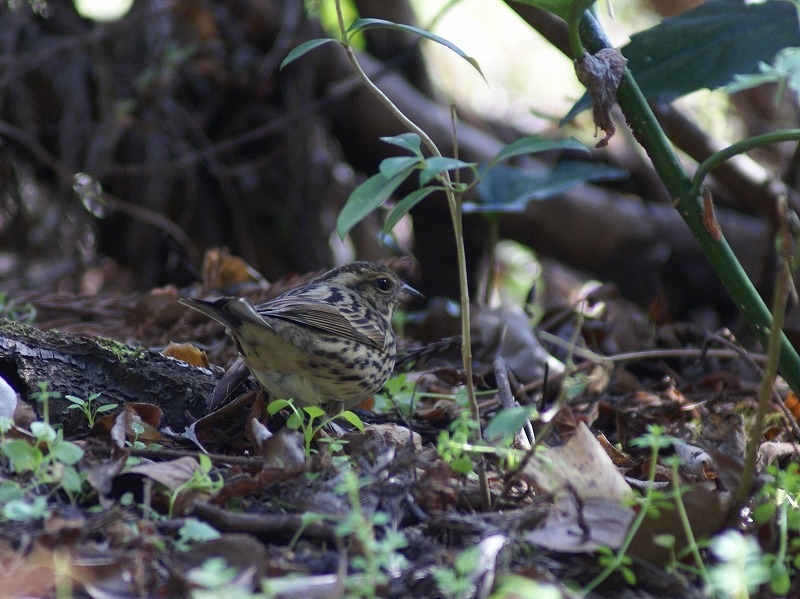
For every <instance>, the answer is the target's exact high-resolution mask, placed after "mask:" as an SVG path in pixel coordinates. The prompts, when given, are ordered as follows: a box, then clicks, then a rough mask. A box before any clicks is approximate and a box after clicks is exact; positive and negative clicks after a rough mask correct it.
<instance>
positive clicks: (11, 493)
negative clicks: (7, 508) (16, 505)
mask: <svg viewBox="0 0 800 599" xmlns="http://www.w3.org/2000/svg"><path fill="white" fill-rule="evenodd" d="M23 497H25V491H23V490H22V488H21V487H20V486H19V485H18V484H17V483H15V482H13V481H10V480H4V481H2V482H0V504H2V503H7V502H9V501H11V500H13V499H22V498H23Z"/></svg>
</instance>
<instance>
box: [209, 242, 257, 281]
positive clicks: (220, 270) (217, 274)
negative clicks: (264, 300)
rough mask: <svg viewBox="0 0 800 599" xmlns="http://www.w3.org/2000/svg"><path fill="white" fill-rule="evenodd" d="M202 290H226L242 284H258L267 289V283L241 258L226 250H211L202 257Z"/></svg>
mask: <svg viewBox="0 0 800 599" xmlns="http://www.w3.org/2000/svg"><path fill="white" fill-rule="evenodd" d="M202 277H203V288H204V289H206V290H209V289H227V288H228V287H233V286H235V285H240V284H242V283H258V284H259V285H261V286H263V287H267V281H266V279H264V277H263V276H261V274H260V273H259V272H258V271H257V270H256V269H254V268H253V267H252V266H250V265H249V264H247V262H245V261H244V260H242V259H241V258H238V257H236V256H231V254H230V251H229V250H228V249H227V248H211V249H209V250H207V251H206V253H205V255H204V256H203V267H202Z"/></svg>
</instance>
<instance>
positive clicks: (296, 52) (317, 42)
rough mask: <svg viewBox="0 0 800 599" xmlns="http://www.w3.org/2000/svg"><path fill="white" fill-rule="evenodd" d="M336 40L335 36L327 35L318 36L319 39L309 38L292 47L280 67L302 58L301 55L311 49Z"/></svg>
mask: <svg viewBox="0 0 800 599" xmlns="http://www.w3.org/2000/svg"><path fill="white" fill-rule="evenodd" d="M335 41H336V40H335V39H333V38H330V37H325V38H318V39H313V40H308V41H307V42H303V43H302V44H300V45H299V46H297V47H296V48H294V49H292V51H291V52H289V54H287V55H286V58H284V59H283V62H281V66H280V68H281V69H282V68H283V67H285V66H286V65H287V64H289V63H290V62H293V61H295V60H297V59H298V58H300V57H301V56H303V55H304V54H307V53H309V52H311V50H313V49H314V48H319V47H320V46H323V45H325V44H327V43H329V42H335Z"/></svg>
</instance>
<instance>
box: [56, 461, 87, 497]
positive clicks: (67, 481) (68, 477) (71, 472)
mask: <svg viewBox="0 0 800 599" xmlns="http://www.w3.org/2000/svg"><path fill="white" fill-rule="evenodd" d="M85 478H86V475H85V474H81V473H79V472H78V471H77V470H76V469H75V468H74V467H73V466H68V467H66V468H64V470H63V474H62V475H61V481H60V484H61V487H62V488H63V489H64V490H65V491H67V492H68V493H80V492H81V490H82V489H83V481H84V479H85Z"/></svg>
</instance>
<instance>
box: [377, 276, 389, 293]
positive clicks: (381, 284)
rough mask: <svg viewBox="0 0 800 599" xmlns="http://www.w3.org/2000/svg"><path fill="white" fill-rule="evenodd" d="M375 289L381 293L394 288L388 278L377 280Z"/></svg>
mask: <svg viewBox="0 0 800 599" xmlns="http://www.w3.org/2000/svg"><path fill="white" fill-rule="evenodd" d="M375 287H377V288H378V290H379V291H389V290H390V289H391V288H392V282H391V281H390V280H389V279H387V278H386V277H381V278H380V279H375Z"/></svg>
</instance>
